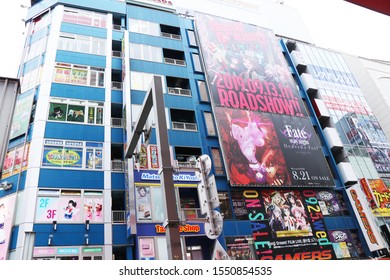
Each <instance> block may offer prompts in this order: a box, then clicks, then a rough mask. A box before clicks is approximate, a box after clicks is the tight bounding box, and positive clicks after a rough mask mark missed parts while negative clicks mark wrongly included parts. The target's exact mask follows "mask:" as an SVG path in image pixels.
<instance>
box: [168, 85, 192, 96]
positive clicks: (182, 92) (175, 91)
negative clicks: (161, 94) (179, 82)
mask: <svg viewBox="0 0 390 280" xmlns="http://www.w3.org/2000/svg"><path fill="white" fill-rule="evenodd" d="M168 93H170V94H176V95H185V96H191V91H190V90H189V89H183V88H172V87H168Z"/></svg>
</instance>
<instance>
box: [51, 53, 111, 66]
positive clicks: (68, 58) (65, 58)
mask: <svg viewBox="0 0 390 280" xmlns="http://www.w3.org/2000/svg"><path fill="white" fill-rule="evenodd" d="M56 61H57V62H66V63H72V64H82V65H89V66H96V67H102V68H105V67H106V57H105V56H103V55H95V54H87V53H79V52H70V51H63V50H57V54H56Z"/></svg>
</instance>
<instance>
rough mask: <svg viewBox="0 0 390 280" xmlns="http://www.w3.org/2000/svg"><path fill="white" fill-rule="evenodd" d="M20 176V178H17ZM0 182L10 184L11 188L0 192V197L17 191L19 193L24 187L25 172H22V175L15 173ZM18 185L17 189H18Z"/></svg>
mask: <svg viewBox="0 0 390 280" xmlns="http://www.w3.org/2000/svg"><path fill="white" fill-rule="evenodd" d="M19 176H20V178H19ZM0 182H1V183H2V182H7V183H9V184H12V188H11V189H9V190H7V191H1V192H0V197H4V196H7V195H10V194H13V193H15V192H17V191H21V190H23V189H24V185H25V183H26V171H23V172H22V173H17V174H15V175H12V176H10V177H7V178H4V179H2V180H1V181H0ZM18 183H19V187H18Z"/></svg>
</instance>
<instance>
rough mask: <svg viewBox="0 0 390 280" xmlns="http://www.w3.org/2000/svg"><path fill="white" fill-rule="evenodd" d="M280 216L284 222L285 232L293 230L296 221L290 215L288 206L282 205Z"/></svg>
mask: <svg viewBox="0 0 390 280" xmlns="http://www.w3.org/2000/svg"><path fill="white" fill-rule="evenodd" d="M282 210H283V211H282V216H283V221H284V226H285V228H286V230H295V229H296V227H295V223H296V219H295V218H294V217H293V216H292V215H291V209H290V206H288V205H287V204H284V205H283V206H282Z"/></svg>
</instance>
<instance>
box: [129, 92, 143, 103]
mask: <svg viewBox="0 0 390 280" xmlns="http://www.w3.org/2000/svg"><path fill="white" fill-rule="evenodd" d="M144 99H145V92H144V91H139V90H132V91H131V103H132V104H142V103H143V102H144Z"/></svg>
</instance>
